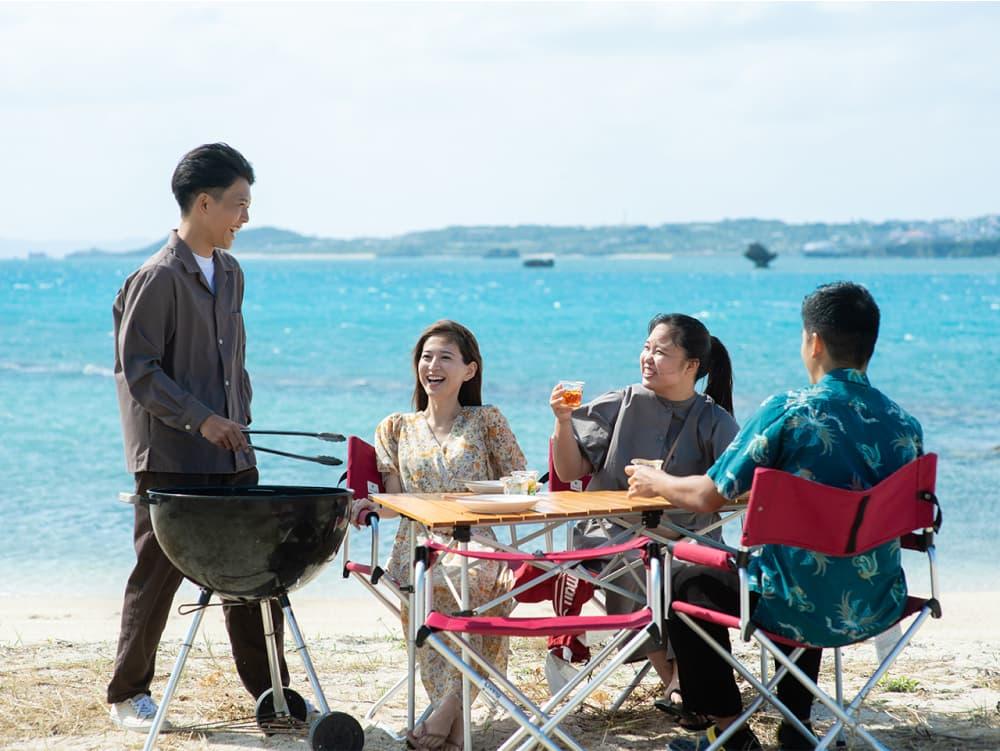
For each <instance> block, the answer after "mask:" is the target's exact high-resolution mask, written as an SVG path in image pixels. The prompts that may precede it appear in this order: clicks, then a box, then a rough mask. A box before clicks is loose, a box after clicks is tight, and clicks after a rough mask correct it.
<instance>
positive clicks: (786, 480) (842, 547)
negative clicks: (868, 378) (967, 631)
mask: <svg viewBox="0 0 1000 751" xmlns="http://www.w3.org/2000/svg"><path fill="white" fill-rule="evenodd" d="M936 472H937V455H936V454H927V455H926V456H923V457H920V458H918V459H916V460H914V461H912V462H910V463H909V464H907V465H906V466H905V467H903V468H901V469H899V470H898V471H896V472H895V473H894V474H892V475H891V476H889V477H888V478H886V479H885V480H883V481H882V482H880V483H879V484H878V485H876V486H875V487H873V488H870V489H868V490H859V491H854V490H845V489H841V488H833V487H829V486H826V485H821V484H819V483H815V482H812V481H809V480H805V479H803V478H801V477H797V476H795V475H791V474H788V473H785V472H780V471H778V470H774V469H763V468H758V469H757V471H756V472H755V473H754V479H753V485H752V487H751V490H750V501H749V505H748V507H747V513H746V520H745V522H744V526H743V536H742V539H741V545H740V547H739V548H738V549H734V548H729V547H727V546H724V545H721V544H719V543H715V542H713V541H707V544H701V545H695V544H693V543H690V542H679V543H677V544H675V545H673V546H672V550H673V555H674V556H675V557H677V558H679V559H681V560H686V561H690V562H692V563H698V564H702V565H708V566H714V567H717V568H721V569H729V570H733V569H735V570H736V571H737V572H738V574H739V580H740V614H739V616H735V615H731V614H729V613H724V612H719V611H715V610H710V609H707V608H702V607H698V606H695V605H692V604H690V603H687V602H680V601H674V602H672V603H670V605H669V607H668V608H667V610H668V614H669V615H670V617H677V618H680V619H681V620H682V621H683V622H684V623H686V624H687V625H688V626H689V627H691V628H692V629H693V630H694V631H695V633H697V634H698V635H699V636H700V637H701V638H702V639H704V640H705V641H706V642H707V643H708V644H709V645H710V646H711V647H712V648H713V650H714V651H715V652H716V653H717V654H719V655H720V656H721V657H723V658H724V659H725V660H726V661H727V662H728V663H729V664H730V665H731V666H732V667H733V669H735V670H736V671H737V672H738V673H739V674H740V675H741V676H743V678H745V679H746V680H747V681H748V682H749V683H751V684H752V685H753V686H754V688H756V689H757V691H758V694H759V695H758V697H757V698H756V699H755V700H754V701H753V702H752V703H751V704H750V706H749V707H748V708H747V709H746V710H744V712H743V714H742V715H740V717H739V718H738V719H737V720H736V722H734V723H733V724H732V725H731V726H730V727H729V728H727V729H726V731H725V732H723V733H722V734H720V735H719V737H718V738H717V740H716V741H715V742H714V743H713V744H712V745H711V746H710V747H709V748H710V749H717V748H719V747H721V746H722V745H724V744H725V742H726V741H727V740H728V739H729V737H730V736H731V735H732V734H733V733H735V732H736V731H738V730H739V728H740V727H741V726H742V725H743V724H744V723H745V722H746V721H747V720H748V719H749V717H750V715H752V714H753V713H754V712H755V711H756V710H757V709H758V708H759V707H760V706H761V704H762V703H763V702H764V701H767V702H770V703H771V704H772V705H774V707H775V708H776V709H777V710H778V711H779V712H781V714H782V715H783V716H784V717H785V718H786V719H787V720H788V722H790V723H791V724H792V725H794V726H795V727H796V728H797V729H798V731H799V733H800V734H802V735H803V736H804V737H806V738H810V739H812V742H813V743H814V744H815V745H816V747H817V748H827V747H828V746H829V745H830V744H831V743H833V742H834V741H837V742H838V745H839V744H840V743H842V740H841V739H840V736H841V735H842V732H843V730H844V728H845V727H846V728H850V729H851V731H852V732H854V733H855V734H856V735H858V736H860V737H861V738H862V739H863V740H864V741H865V742H866V743H868V744H869V745H870V746H872V747H873V748H876V749H885V748H886V746H884V745H883V744H881V743H880V742H879V741H878V740H877V739H876V738H875V737H874V736H873V735H872V734H871V733H870V732H869V731H868V730H866V729H865V728H864V727H863V726H862V724H861V722H860V718H859V710H860V707H861V703H862V702H863V701H864V699H865V697H866V696H867V695H868V693H869V692H870V691H871V689H872V688H873V687H874V686H875V684H876V683H877V682H878V681H879V679H880V678H881V677H882V676H883V675H884V674H885V672H886V671H887V670H888V669H889V667H890V666H891V665H892V663H893V662H894V661H895V660H896V658H897V657H898V656H899V654H900V653H901V652H902V651H903V649H904V648H905V647H906V645H907V644H908V643H909V641H910V640H911V639H912V638H913V635H914V634H915V633H916V632H917V630H918V629H919V628H920V626H921V625H922V624H923V623H924V621H925V620H926V619H927V618H928V617H934V618H940V617H941V606H940V603H939V601H938V585H937V565H936V554H935V548H934V534H935V533H936V532H937V531H938V529H939V528H940V523H941V514H940V508H939V506H938V502H937V497H936V496H935V495H934V483H935V477H936ZM897 539H898V540H899V542H900V545H901V547H903V548H907V549H910V550H916V551H920V552H923V553H926V555H927V559H928V565H929V568H930V587H931V592H930V596H929V597H912V596H911V597H908V598H907V601H906V604H905V607H904V609H903V613H902V615H901V616H900V617H899V619H898V620H897V621H896V623H897V624H898V623H899V622H900V621H902V620H903V619H905V618H908V617H909V616H911V615H914V614H916V615H917V617H916V618H915V619H914V621H913V622H912V623H911V624H910V626H909V627H908V628H907V629H906V630H905V631H904V632H903V633H902V634H901V636H900V637H899V639H898V640H897V641H896V643H895V645H894V646H893V647H892V649H891V650H890V651H889V653H888V654H887V655H886V656H885V658H884V659H883V660H882V661H881V662H880V664H879V665H878V668H877V669H876V670H875V672H874V673H873V674H872V676H871V677H870V678H869V679H868V681H867V682H866V683H865V684H864V686H862V688H861V690H860V691H858V693H857V694H856V695H855V697H854V698H853V699H852V700H851V702H850V703H849V704H845V703H844V696H843V675H842V669H841V668H842V665H841V651H840V650H841V647H840V646H839V644H842V643H843V642H842V636H840V637H837V636H834V635H833V634H831V641H830V643H829V644H809V645H806V644H801V643H797V642H795V641H793V640H790V639H788V638H787V637H784V636H780V635H777V634H773V633H770V632H768V631H765V630H764V629H762V628H759V627H757V626H756V625H755V624H754V623H753V621H752V620H751V612H750V591H749V578H750V577H749V573H748V569H747V566H748V563H749V559H750V555H751V553H752V551H753V549H754V548H756V547H758V546H761V545H786V546H792V547H797V548H805V549H807V550H812V551H815V552H817V553H821V554H824V555H827V556H844V555H852V556H853V555H860V554H862V553H864V552H866V551H869V550H871V549H872V548H875V547H877V546H879V545H884V544H885V543H888V542H891V541H893V540H897ZM700 541H701V542H703V543H706V541H705V540H700ZM699 621H702V622H706V623H712V624H715V625H719V626H724V627H726V628H730V629H737V630H739V632H740V634H741V637H742V639H743V641H749V640H750V639H751V638H753V639H754V640H756V641H757V642H758V644H760V646H761V647H762V648H763V650H766V652H767V653H769V654H771V655H772V656H773V657H774V659H775V661H776V662H777V664H778V665H779V666H780V667H779V668H778V670H777V672H776V673H775V675H774V676H773V677H772V678H771V679H770V680H768V679H767V676H766V661H765V659H764V658H763V656H762V659H761V677H760V679H758V678H757V677H756V676H754V675H753V673H752V672H751V671H750V670H749V669H747V667H746V666H744V665H743V664H742V663H741V662H740V661H739V660H738V659H736V658H735V657H734V656H733V655H732V654H730V653H729V652H728V651H727V650H725V649H723V648H722V647H721V646H719V644H718V643H716V642H715V641H714V640H713V639H712V638H711V636H710V635H709V634H708V633H707V632H706V631H705V630H704V629H703V628H702V627H701V626H700V625H699V623H698V622H699ZM793 625H794V624H793ZM893 625H895V624H893ZM859 641H864V639H862V640H859ZM854 643H857V642H854ZM777 644H784V645H786V646H790V647H793V648H794V651H793V652H792V653H791V654H790V655H786V654H785V653H784V652H782V651H781V649H779V648H778V646H777ZM807 647H824V648H825V647H832V648H833V649H834V669H835V673H836V675H835V679H836V697H831V696H829V695H828V694H827V693H826V692H824V691H823V690H822V689H821V688H820V687H819V686H818V685H816V683H814V682H813V681H811V680H810V679H809V677H808V676H806V674H805V673H803V672H802V670H801V669H799V667H798V666H797V665H796V664H795V661H796V660H797V659H798V657H799V656H800V655H801V654H802V650H804V649H806V648H807ZM786 673H790V674H791V675H792V676H794V677H795V678H796V679H797V680H798V681H799V682H801V683H802V684H803V685H804V686H805V687H806V688H807V689H808V690H809V692H810V693H812V694H813V696H814V697H815V698H816V700H818V701H819V702H821V703H822V704H823V705H824V706H825V707H826V708H827V709H828V710H829V711H830V712H831V713H832V714H833V715H834V717H835V718H836V721H835V722H834V724H833V726H832V727H831V728H830V729H829V730H828V731H827V732H826V734H825V735H824V736H823V737H822V738H817V737H816V736H815V735H813V734H812V733H811V732H810V731H809V729H808V728H806V726H805V725H804V724H803V723H802V722H801V721H800V720H798V718H796V717H795V716H794V715H793V714H792V713H791V712H790V711H789V710H788V708H787V707H786V706H785V705H784V704H782V702H781V701H780V700H779V699H778V697H777V695H776V692H775V688H776V687H777V684H778V681H780V680H781V678H782V677H784V675H785V674H786Z"/></svg>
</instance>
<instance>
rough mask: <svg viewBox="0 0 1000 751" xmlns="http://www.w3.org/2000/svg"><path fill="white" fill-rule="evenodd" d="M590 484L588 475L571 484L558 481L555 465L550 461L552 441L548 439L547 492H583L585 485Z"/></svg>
mask: <svg viewBox="0 0 1000 751" xmlns="http://www.w3.org/2000/svg"><path fill="white" fill-rule="evenodd" d="M589 484H590V475H584V476H583V477H581V478H580V479H579V480H573V481H572V482H563V481H562V480H560V479H559V475H558V474H557V473H556V465H555V462H554V461H553V460H552V439H551V438H550V439H549V490H550V491H551V492H553V493H558V492H559V491H561V490H576V491H584V490H586V489H587V485H589Z"/></svg>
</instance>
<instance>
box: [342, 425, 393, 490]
mask: <svg viewBox="0 0 1000 751" xmlns="http://www.w3.org/2000/svg"><path fill="white" fill-rule="evenodd" d="M347 487H349V488H350V489H351V490H353V491H354V497H355V498H367V497H368V496H369V495H371V494H372V493H379V492H385V486H384V485H383V484H382V475H381V474H380V473H379V471H378V465H377V464H376V463H375V447H374V446H372V445H371V444H370V443H368V442H366V441H364V440H362V439H361V438H358V437H357V436H356V435H352V436H349V437H348V439H347Z"/></svg>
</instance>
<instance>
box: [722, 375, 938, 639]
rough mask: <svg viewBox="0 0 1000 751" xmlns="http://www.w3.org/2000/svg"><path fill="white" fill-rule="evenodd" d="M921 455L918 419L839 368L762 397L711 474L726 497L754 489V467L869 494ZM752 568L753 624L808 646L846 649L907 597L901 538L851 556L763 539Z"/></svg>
mask: <svg viewBox="0 0 1000 751" xmlns="http://www.w3.org/2000/svg"><path fill="white" fill-rule="evenodd" d="M922 453H923V430H922V429H921V427H920V423H918V422H917V421H916V420H915V419H914V418H913V417H911V416H910V415H909V414H907V413H906V412H904V411H903V410H902V409H901V408H900V407H899V405H897V404H896V403H895V402H893V401H892V400H891V399H889V398H888V397H886V396H885V395H884V394H883V393H882V392H880V391H878V390H877V389H874V388H872V385H871V384H870V383H869V382H868V378H867V376H866V375H865V374H864V373H862V372H860V371H858V370H853V369H841V370H834V371H831V372H830V373H827V374H826V375H825V376H824V377H823V378H822V379H821V380H820V381H819V382H817V383H815V384H813V385H811V386H807V387H805V388H803V389H799V390H798V391H789V392H788V393H786V394H778V395H776V396H772V397H771V398H770V399H768V400H766V401H765V402H764V403H763V404H762V405H761V406H760V409H759V410H758V411H757V413H756V414H755V415H754V416H753V417H752V418H751V419H750V421H749V422H748V423H747V424H746V425H745V426H744V427H743V429H742V430H741V431H740V432H739V435H737V436H736V438H735V439H733V442H732V443H731V444H730V446H729V448H728V449H726V451H725V452H724V453H723V454H722V456H720V457H719V459H718V461H716V462H715V464H713V465H712V467H711V469H709V470H708V475H709V477H711V478H712V480H713V482H715V486H716V488H717V489H718V491H719V493H720V494H721V495H723V496H725V497H726V498H728V499H734V498H736V497H737V496H739V495H740V494H742V493H744V492H746V491H747V490H749V489H750V485H751V483H752V482H753V473H754V470H755V469H756V468H757V467H771V468H774V469H780V470H783V471H785V472H790V473H792V474H795V475H799V476H801V477H806V478H808V479H810V480H814V481H815V482H820V483H823V484H824V485H832V486H835V487H839V488H850V489H852V490H863V489H865V488H870V487H871V486H873V485H876V484H877V483H878V482H879V481H880V480H883V479H885V478H886V477H888V476H889V475H891V474H892V473H893V472H895V471H896V470H897V469H899V468H900V467H902V466H903V465H905V464H907V463H909V462H910V461H912V460H913V459H915V458H917V457H918V456H920V455H921V454H922ZM749 572H750V581H751V589H753V590H754V591H756V592H758V593H759V594H760V599H759V601H758V604H757V607H756V609H755V610H754V613H753V621H754V623H756V624H758V625H759V626H762V627H764V628H766V629H767V630H769V631H773V632H774V633H778V634H781V635H783V636H787V637H789V638H792V639H795V640H797V641H801V642H804V643H806V644H820V643H822V644H825V645H826V646H840V645H843V644H849V643H851V642H854V641H857V640H859V639H863V638H866V637H868V636H873V635H874V634H877V633H880V632H882V631H884V630H885V629H886V628H888V627H889V626H890V625H892V623H893V622H895V620H896V619H897V618H898V617H899V615H900V613H901V612H902V609H903V605H904V603H905V601H906V578H905V576H904V574H903V569H902V565H901V562H900V552H899V543H898V542H890V543H887V544H885V545H882V546H880V547H877V548H874V549H873V550H870V551H867V552H866V553H864V554H861V555H855V556H826V555H822V554H818V553H812V552H809V551H806V550H803V549H802V548H794V547H788V546H784V545H765V546H763V547H762V548H761V549H760V551H759V554H757V555H754V556H753V557H752V558H751V561H750V566H749ZM831 634H832V635H834V638H833V639H831V638H830V637H831Z"/></svg>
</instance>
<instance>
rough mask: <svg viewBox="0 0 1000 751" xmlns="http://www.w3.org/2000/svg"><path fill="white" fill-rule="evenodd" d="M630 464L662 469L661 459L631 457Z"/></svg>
mask: <svg viewBox="0 0 1000 751" xmlns="http://www.w3.org/2000/svg"><path fill="white" fill-rule="evenodd" d="M631 464H632V465H634V466H636V467H652V468H653V469H663V460H662V459H633V460H632V461H631Z"/></svg>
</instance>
